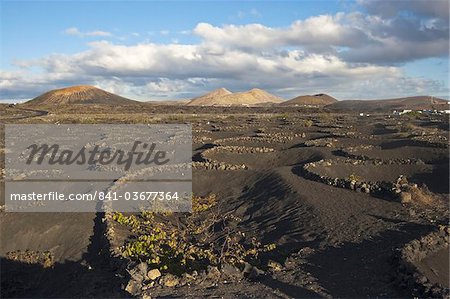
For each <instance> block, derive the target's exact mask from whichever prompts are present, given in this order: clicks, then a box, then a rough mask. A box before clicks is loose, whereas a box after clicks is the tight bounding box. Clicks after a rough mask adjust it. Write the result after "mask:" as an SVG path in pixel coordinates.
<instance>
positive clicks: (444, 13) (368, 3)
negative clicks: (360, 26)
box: [357, 0, 449, 20]
mask: <svg viewBox="0 0 450 299" xmlns="http://www.w3.org/2000/svg"><path fill="white" fill-rule="evenodd" d="M357 2H358V4H359V5H361V6H363V7H364V8H365V9H367V11H368V12H369V13H371V14H376V15H380V16H383V17H387V18H392V17H395V16H396V15H398V14H399V13H400V12H405V11H407V12H411V13H414V14H416V15H418V16H422V17H430V18H443V19H446V20H448V19H449V1H448V0H414V1H405V0H396V1H393V0H358V1H357Z"/></svg>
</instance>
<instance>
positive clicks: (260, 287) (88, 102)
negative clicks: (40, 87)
mask: <svg viewBox="0 0 450 299" xmlns="http://www.w3.org/2000/svg"><path fill="white" fill-rule="evenodd" d="M383 101H384V102H383ZM349 107H351V109H350V108H349ZM443 107H444V108H443ZM403 109H410V110H412V111H411V112H408V113H404V114H402V115H396V114H393V110H403ZM444 109H448V103H447V102H446V101H443V100H439V99H434V98H430V97H414V98H404V99H395V100H379V101H357V102H353V101H337V100H336V99H334V98H333V97H331V96H329V95H326V94H316V95H308V96H300V97H296V98H294V99H292V100H291V101H283V100H281V99H280V98H278V97H276V96H273V95H270V94H269V93H267V92H265V91H263V90H260V89H252V90H250V91H248V92H240V93H232V92H230V91H228V90H226V89H220V90H216V91H213V92H212V94H208V95H205V96H202V97H198V98H195V99H192V100H191V101H182V102H177V103H176V104H175V103H173V104H168V103H164V104H161V103H158V102H136V101H131V100H129V99H126V98H124V97H119V96H116V95H113V94H111V93H107V92H105V91H102V90H100V89H96V88H93V87H89V86H81V87H72V88H67V89H62V90H56V91H51V92H48V93H46V94H44V95H42V96H39V97H37V98H36V99H34V100H31V101H29V102H27V103H24V104H17V105H6V104H2V106H1V109H0V119H1V124H2V126H1V134H0V136H2V137H1V146H0V148H1V149H0V155H1V159H0V160H1V163H2V164H1V169H2V183H4V182H3V181H4V180H3V176H4V174H5V169H4V153H5V149H4V124H65V123H67V124H78V123H82V124H130V123H136V124H142V123H144V124H169V123H189V124H192V128H193V132H192V135H193V136H192V144H193V157H192V161H193V163H192V168H193V193H194V203H195V205H194V212H193V213H192V214H190V215H186V214H180V213H174V214H151V215H149V214H148V213H142V214H126V213H124V214H121V213H113V212H111V213H8V212H5V211H4V206H3V205H4V186H3V184H2V189H0V198H1V199H2V203H1V204H2V209H1V212H0V225H1V246H0V257H1V295H2V297H20V298H23V297H27V298H31V297H35V298H38V297H39V298H42V297H54V298H70V297H77V298H92V297H101V298H124V297H136V298H153V297H155V298H172V297H180V298H184V297H192V298H199V297H223V298H234V297H239V298H311V297H329V298H331V297H352V298H356V297H388V298H394V297H395V298H399V297H408V298H410V297H415V296H417V297H435V298H436V297H445V296H448V290H449V284H448V282H449V268H448V250H449V226H448V222H449V219H448V212H449V211H448V196H449V149H448V148H449V141H448V138H449V118H448V115H445V114H442V113H437V112H436V113H435V112H433V111H435V110H436V111H439V110H444ZM416 110H421V113H418V112H417V111H416ZM425 110H427V111H430V112H424V111H425ZM28 175H30V174H29V173H24V174H22V175H21V176H20V177H19V178H17V179H23V178H26V177H27V176H28ZM156 231H157V232H158V234H156V233H155V232H156ZM153 240H156V241H158V242H159V243H158V244H156V243H152V242H153ZM150 244H151V246H150ZM161 244H167V248H166V247H164V248H159V247H158V246H162V245H161ZM173 244H175V245H176V246H172V245H173ZM138 245H139V246H141V247H139V246H138ZM142 246H144V247H142ZM145 246H148V247H145ZM152 246H153V247H152ZM175 247H176V248H175ZM152 248H153V249H152ZM180 248H184V249H183V250H184V251H180V250H181V249H180ZM169 249H170V250H172V251H170V250H169ZM157 250H162V251H160V252H162V253H161V254H160V255H159V256H158V258H160V259H161V260H159V259H156V257H155V254H154V252H156V251H157ZM177 250H178V251H177ZM174 252H176V254H175V253H174ZM165 258H167V259H168V260H166V261H165V260H164V259H165ZM164 261H165V262H166V264H164V263H163V262H164Z"/></svg>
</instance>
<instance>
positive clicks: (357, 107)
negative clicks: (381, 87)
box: [326, 96, 449, 112]
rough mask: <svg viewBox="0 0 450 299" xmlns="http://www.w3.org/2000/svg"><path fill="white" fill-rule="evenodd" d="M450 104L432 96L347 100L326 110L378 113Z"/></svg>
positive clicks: (446, 106)
mask: <svg viewBox="0 0 450 299" xmlns="http://www.w3.org/2000/svg"><path fill="white" fill-rule="evenodd" d="M448 103H449V102H448V101H446V100H444V99H440V98H435V97H430V96H415V97H405V98H395V99H385V100H346V101H338V102H336V103H334V104H331V105H327V106H326V108H328V109H331V110H336V111H360V112H376V111H380V112H383V111H392V110H403V109H411V110H424V109H433V110H434V109H435V110H444V109H449V104H448Z"/></svg>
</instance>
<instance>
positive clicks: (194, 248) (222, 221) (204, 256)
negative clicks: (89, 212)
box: [113, 195, 276, 275]
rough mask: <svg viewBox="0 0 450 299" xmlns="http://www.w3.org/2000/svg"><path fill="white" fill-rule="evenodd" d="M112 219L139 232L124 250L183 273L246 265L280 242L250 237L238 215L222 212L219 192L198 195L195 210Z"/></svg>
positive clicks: (158, 266) (130, 255)
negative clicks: (226, 265)
mask: <svg viewBox="0 0 450 299" xmlns="http://www.w3.org/2000/svg"><path fill="white" fill-rule="evenodd" d="M113 219H114V220H115V221H117V222H118V223H120V224H123V225H126V226H129V227H130V228H131V230H132V232H133V234H134V238H133V239H131V240H129V241H127V242H126V243H125V244H124V245H123V246H122V247H121V253H122V255H123V256H124V257H127V258H130V259H131V260H135V261H139V262H146V263H147V264H148V265H149V266H150V267H152V268H155V269H159V270H160V271H161V272H163V273H164V272H166V273H171V274H176V275H181V274H183V273H190V272H192V271H194V270H202V269H206V268H207V267H208V266H217V267H219V268H220V267H221V266H222V265H224V264H231V265H234V266H237V267H239V268H243V267H244V264H245V263H250V264H257V263H258V262H259V257H260V255H261V254H262V253H264V252H269V251H272V250H273V249H275V247H276V246H275V245H274V244H267V245H262V244H261V243H260V242H259V241H258V240H256V239H255V238H251V239H250V240H248V241H247V240H246V238H245V234H244V233H243V232H241V231H239V230H238V228H237V225H236V224H237V223H238V222H239V219H238V218H237V217H235V216H234V215H233V214H231V213H220V211H219V209H218V206H217V199H216V196H215V195H209V196H206V197H197V196H195V197H193V203H192V213H184V214H181V213H164V214H161V213H159V214H156V213H153V212H142V213H140V214H138V215H129V216H125V215H123V214H122V213H115V214H114V216H113ZM246 241H247V242H246Z"/></svg>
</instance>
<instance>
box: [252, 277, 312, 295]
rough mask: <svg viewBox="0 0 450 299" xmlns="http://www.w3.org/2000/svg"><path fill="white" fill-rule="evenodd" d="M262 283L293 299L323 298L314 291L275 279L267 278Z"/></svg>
mask: <svg viewBox="0 0 450 299" xmlns="http://www.w3.org/2000/svg"><path fill="white" fill-rule="evenodd" d="M260 283H262V284H264V285H266V286H268V287H270V288H272V289H274V290H278V291H280V292H282V293H283V294H285V295H287V296H289V297H292V298H321V296H320V295H318V294H316V293H314V292H313V291H310V290H308V289H305V288H302V287H298V286H295V285H290V284H288V283H285V282H282V281H279V280H276V279H273V278H272V277H270V276H265V277H264V278H263V279H261V280H260Z"/></svg>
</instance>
